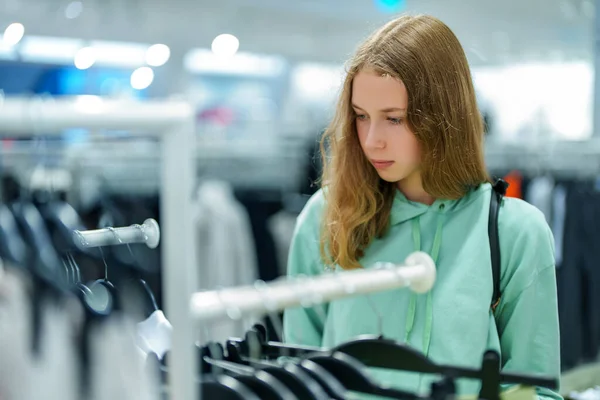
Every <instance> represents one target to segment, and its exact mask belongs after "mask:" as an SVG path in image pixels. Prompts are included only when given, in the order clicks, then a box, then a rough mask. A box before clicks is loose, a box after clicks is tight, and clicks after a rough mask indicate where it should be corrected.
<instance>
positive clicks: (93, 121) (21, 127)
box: [0, 97, 192, 136]
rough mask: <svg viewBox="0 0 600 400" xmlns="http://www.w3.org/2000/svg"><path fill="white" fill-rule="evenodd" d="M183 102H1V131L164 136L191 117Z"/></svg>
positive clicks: (103, 100) (26, 100) (10, 99)
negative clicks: (118, 132) (87, 131)
mask: <svg viewBox="0 0 600 400" xmlns="http://www.w3.org/2000/svg"><path fill="white" fill-rule="evenodd" d="M191 114H192V113H191V106H190V105H189V104H188V103H186V102H182V101H145V102H133V101H120V100H106V99H101V98H87V97H78V98H68V97H67V98H64V99H57V98H45V99H44V98H34V99H19V98H5V99H4V100H1V99H0V130H1V131H2V132H3V133H4V134H10V136H21V135H28V136H30V135H35V134H36V133H43V134H45V135H46V134H57V133H60V131H62V130H64V129H69V128H91V129H94V128H97V129H115V130H144V131H151V132H153V133H158V134H161V133H163V132H165V131H167V130H168V129H170V128H173V126H176V125H178V124H179V123H180V122H181V121H182V120H184V119H187V118H189V117H190V115H191Z"/></svg>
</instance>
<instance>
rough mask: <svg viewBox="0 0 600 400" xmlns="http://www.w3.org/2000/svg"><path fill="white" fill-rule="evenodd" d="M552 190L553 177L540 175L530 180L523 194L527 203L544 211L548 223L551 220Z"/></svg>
mask: <svg viewBox="0 0 600 400" xmlns="http://www.w3.org/2000/svg"><path fill="white" fill-rule="evenodd" d="M553 190H554V179H553V178H552V177H551V176H540V177H537V178H534V179H533V180H532V181H531V183H530V184H529V187H528V188H527V193H526V195H525V199H526V200H527V202H528V203H529V204H532V205H534V206H536V207H537V208H538V209H539V210H540V211H541V212H543V213H544V216H545V217H546V221H547V222H548V223H551V221H552V191H553Z"/></svg>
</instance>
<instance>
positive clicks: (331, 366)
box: [307, 353, 420, 400]
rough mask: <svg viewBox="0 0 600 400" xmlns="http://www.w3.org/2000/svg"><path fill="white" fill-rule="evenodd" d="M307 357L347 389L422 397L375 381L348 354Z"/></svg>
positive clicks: (382, 394)
mask: <svg viewBox="0 0 600 400" xmlns="http://www.w3.org/2000/svg"><path fill="white" fill-rule="evenodd" d="M307 359H308V360H311V361H313V362H315V363H317V364H319V365H320V366H322V367H323V368H325V369H326V370H327V371H328V372H329V373H331V375H333V376H334V377H335V378H336V379H337V380H338V381H339V382H340V383H341V384H342V385H344V387H345V388H346V389H347V390H352V391H354V392H360V393H365V394H371V395H377V396H384V397H389V398H392V399H407V400H415V399H419V398H420V397H419V396H418V395H416V394H414V393H410V392H406V391H402V390H397V389H393V388H387V387H383V386H380V385H379V384H377V383H375V382H374V381H373V380H372V379H371V378H370V377H369V376H367V375H366V374H365V372H364V370H365V367H364V365H362V364H361V363H360V362H359V361H357V360H356V359H354V358H352V357H351V356H349V355H347V354H344V353H333V354H332V355H331V356H324V355H316V356H309V357H308V358H307Z"/></svg>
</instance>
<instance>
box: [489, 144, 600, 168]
mask: <svg viewBox="0 0 600 400" xmlns="http://www.w3.org/2000/svg"><path fill="white" fill-rule="evenodd" d="M485 161H486V165H487V167H488V169H490V170H492V171H495V170H512V169H516V170H519V171H521V172H524V173H531V174H541V173H550V174H553V175H557V176H567V177H577V176H582V177H590V176H591V177H594V176H597V175H598V171H600V140H599V139H592V140H585V141H565V140H553V139H548V140H545V141H539V140H538V141H529V142H528V141H521V142H519V143H506V142H501V141H489V142H488V143H486V147H485Z"/></svg>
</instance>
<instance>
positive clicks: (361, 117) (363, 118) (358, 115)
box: [356, 114, 367, 121]
mask: <svg viewBox="0 0 600 400" xmlns="http://www.w3.org/2000/svg"><path fill="white" fill-rule="evenodd" d="M356 119H357V120H359V121H364V120H366V119H367V116H366V115H364V114H357V115H356Z"/></svg>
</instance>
